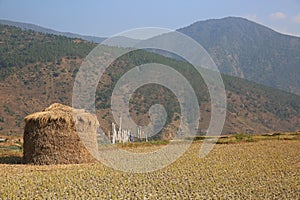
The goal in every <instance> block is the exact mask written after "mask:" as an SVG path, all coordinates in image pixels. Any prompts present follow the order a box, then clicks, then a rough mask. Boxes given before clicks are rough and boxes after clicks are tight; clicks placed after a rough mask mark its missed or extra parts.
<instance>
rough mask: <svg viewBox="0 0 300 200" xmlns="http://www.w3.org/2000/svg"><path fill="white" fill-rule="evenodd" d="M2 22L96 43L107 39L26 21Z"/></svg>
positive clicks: (1, 21) (1, 22) (23, 28)
mask: <svg viewBox="0 0 300 200" xmlns="http://www.w3.org/2000/svg"><path fill="white" fill-rule="evenodd" d="M0 24H4V25H9V26H15V27H18V28H21V29H22V30H32V31H36V32H40V33H47V34H53V35H62V36H66V37H70V38H81V39H83V40H87V41H90V42H95V43H101V42H102V41H103V40H105V39H106V38H105V37H96V36H87V35H80V34H75V33H70V32H60V31H56V30H52V29H49V28H44V27H42V26H38V25H35V24H30V23H24V22H15V21H10V20H3V19H2V20H0Z"/></svg>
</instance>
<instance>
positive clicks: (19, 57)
mask: <svg viewBox="0 0 300 200" xmlns="http://www.w3.org/2000/svg"><path fill="white" fill-rule="evenodd" d="M0 33H1V34H0V41H6V42H7V44H10V45H8V46H6V45H1V44H0V52H2V53H1V54H0V55H2V54H3V56H2V57H0V63H17V65H11V66H1V67H0V72H1V73H0V75H1V77H0V91H1V93H2V95H1V96H0V100H1V101H0V102H1V105H0V133H1V134H13V135H14V134H15V135H21V134H22V130H23V127H24V122H23V118H24V117H25V116H26V115H28V114H30V113H33V112H37V111H40V110H42V109H44V108H45V107H48V106H49V105H50V104H51V103H54V102H58V103H63V104H66V105H71V100H72V94H71V92H72V87H73V84H74V78H75V76H76V73H77V72H78V69H79V67H80V65H81V62H82V61H83V59H84V57H85V56H86V55H87V54H88V53H89V52H90V51H91V50H92V49H93V48H94V47H95V44H94V43H90V42H86V41H84V40H78V39H72V38H67V37H63V36H53V35H49V34H41V33H35V32H32V31H24V30H21V29H19V28H15V27H12V26H4V25H1V26H0ZM2 44H5V43H2ZM40 47H41V48H40ZM36 48H37V49H38V50H39V51H36V50H35V49H36ZM61 49H64V50H63V51H59V50H61ZM114 50H117V48H115V47H106V51H107V52H106V53H105V54H104V55H103V56H108V57H109V55H111V54H112V53H113V51H114ZM8 54H11V55H13V56H12V57H9V56H8ZM28 58H30V59H29V60H28ZM5 59H8V60H5ZM143 63H161V64H164V65H167V66H173V67H175V68H176V70H179V71H180V73H182V74H183V75H184V76H185V77H187V79H188V80H189V81H191V84H192V85H193V86H196V87H194V88H195V92H196V94H197V96H198V98H199V102H200V103H201V105H200V107H201V112H202V115H201V118H202V119H201V121H200V125H201V129H205V127H207V124H208V123H209V119H210V112H211V108H210V105H209V95H208V92H207V90H206V89H205V84H204V83H203V81H201V80H197V79H194V77H193V75H194V74H195V73H194V71H193V70H190V68H189V67H191V66H190V65H189V64H187V63H185V62H181V61H177V60H173V59H170V58H166V57H163V56H161V55H157V54H154V53H151V52H147V51H137V53H134V54H131V53H130V54H128V55H126V56H125V57H124V58H122V59H121V60H118V61H117V62H115V63H113V64H112V68H111V70H110V71H108V72H107V73H106V75H105V76H104V80H103V85H101V86H99V90H97V92H96V96H95V98H96V108H97V114H98V119H99V121H100V124H102V125H103V130H105V131H106V132H107V131H109V130H111V127H110V126H111V122H112V120H113V118H112V115H111V113H110V112H109V109H108V108H109V107H110V99H109V96H110V95H111V92H112V89H113V85H112V83H114V82H115V81H117V80H118V79H119V78H120V77H121V76H122V74H124V73H125V72H126V70H127V71H128V70H129V69H130V67H134V66H138V65H141V64H143ZM6 71H10V73H4V72H6ZM223 80H224V83H225V87H226V91H227V101H228V105H227V106H228V107H227V111H228V113H227V118H226V122H225V127H224V133H235V132H249V133H252V132H256V133H262V132H273V131H284V130H297V129H300V116H299V114H300V106H299V105H300V97H299V96H297V95H292V94H289V93H287V92H282V91H278V90H276V89H272V88H269V87H266V86H262V85H259V84H255V83H252V82H250V81H246V80H242V79H238V78H235V77H229V76H227V75H223ZM100 82H101V81H100ZM175 83H176V82H175ZM175 83H174V84H175ZM99 85H100V84H99ZM157 92H158V93H157ZM164 96H165V97H166V98H164ZM167 97H171V98H172V99H173V97H172V95H171V94H170V93H169V92H168V91H166V90H164V89H163V88H157V87H156V88H154V89H153V88H152V89H151V88H147V87H144V88H141V89H140V91H137V93H136V95H134V96H133V99H132V102H133V103H135V104H136V105H137V106H136V107H135V106H132V107H131V111H132V115H133V118H135V119H136V120H137V121H140V122H141V123H146V122H147V120H148V110H147V108H149V105H153V104H152V103H156V102H160V100H161V101H162V103H164V105H166V108H167V111H169V112H170V117H169V122H170V123H169V126H168V127H169V131H170V132H172V131H174V130H176V128H177V125H178V124H177V123H178V120H176V119H177V116H178V113H177V112H178V111H177V110H176V102H173V101H169V100H168V98H167ZM135 104H134V105H135ZM168 114H169V113H168Z"/></svg>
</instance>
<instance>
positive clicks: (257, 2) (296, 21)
mask: <svg viewBox="0 0 300 200" xmlns="http://www.w3.org/2000/svg"><path fill="white" fill-rule="evenodd" d="M226 16H241V17H246V18H248V19H252V20H254V21H256V22H259V23H261V24H264V25H266V26H268V27H271V28H273V29H275V30H277V31H280V32H283V33H289V34H293V35H298V36H300V0H228V1H227V0H209V1H206V0H186V1H184V0H182V1H179V0H147V1H146V0H91V1H89V0H86V1H83V0H81V1H79V0H68V1H67V0H49V1H43V0H24V1H22V0H0V19H9V20H14V21H21V22H28V23H33V24H37V25H41V26H44V27H47V28H51V29H55V30H58V31H68V32H73V33H80V34H86V35H95V36H111V35H113V34H117V33H119V32H122V31H125V30H128V29H132V28H139V27H163V28H170V29H177V28H181V27H184V26H187V25H189V24H191V23H193V22H195V21H199V20H205V19H211V18H222V17H226Z"/></svg>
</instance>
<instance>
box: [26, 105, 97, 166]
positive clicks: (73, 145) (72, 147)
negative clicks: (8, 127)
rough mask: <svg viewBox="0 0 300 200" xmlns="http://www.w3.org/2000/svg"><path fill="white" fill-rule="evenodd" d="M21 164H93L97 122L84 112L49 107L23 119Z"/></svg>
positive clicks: (61, 106)
mask: <svg viewBox="0 0 300 200" xmlns="http://www.w3.org/2000/svg"><path fill="white" fill-rule="evenodd" d="M25 123H26V125H25V130H24V153H23V162H24V163H32V164H39V165H43V164H47V165H49V164H78V163H89V162H94V161H95V156H97V153H98V145H97V127H98V120H97V117H96V116H95V115H92V114H90V113H88V112H86V111H84V110H79V109H73V108H71V107H68V106H64V105H62V104H58V103H55V104H52V105H51V106H50V107H48V108H46V109H45V110H43V111H42V112H37V113H34V114H31V115H28V116H27V117H25Z"/></svg>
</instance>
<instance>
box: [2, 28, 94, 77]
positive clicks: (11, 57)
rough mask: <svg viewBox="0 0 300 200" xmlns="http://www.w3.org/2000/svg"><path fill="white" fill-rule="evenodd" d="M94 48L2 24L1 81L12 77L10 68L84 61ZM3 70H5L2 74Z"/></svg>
mask: <svg viewBox="0 0 300 200" xmlns="http://www.w3.org/2000/svg"><path fill="white" fill-rule="evenodd" d="M94 47H95V44H92V43H89V42H86V41H83V40H79V39H71V38H67V37H64V36H56V35H51V34H41V33H38V32H34V31H30V30H29V31H24V30H21V29H19V28H16V27H12V26H7V25H1V24H0V69H1V74H0V75H1V78H4V77H5V76H7V74H10V73H12V72H11V71H10V69H9V68H10V67H24V66H26V65H28V64H33V63H38V62H43V63H45V62H57V63H58V64H59V62H60V61H61V58H62V57H73V58H75V57H79V58H84V57H85V56H86V55H87V54H88V53H89V52H90V51H91V50H92V49H93V48H94ZM3 68H6V70H4V71H2V69H3Z"/></svg>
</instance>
